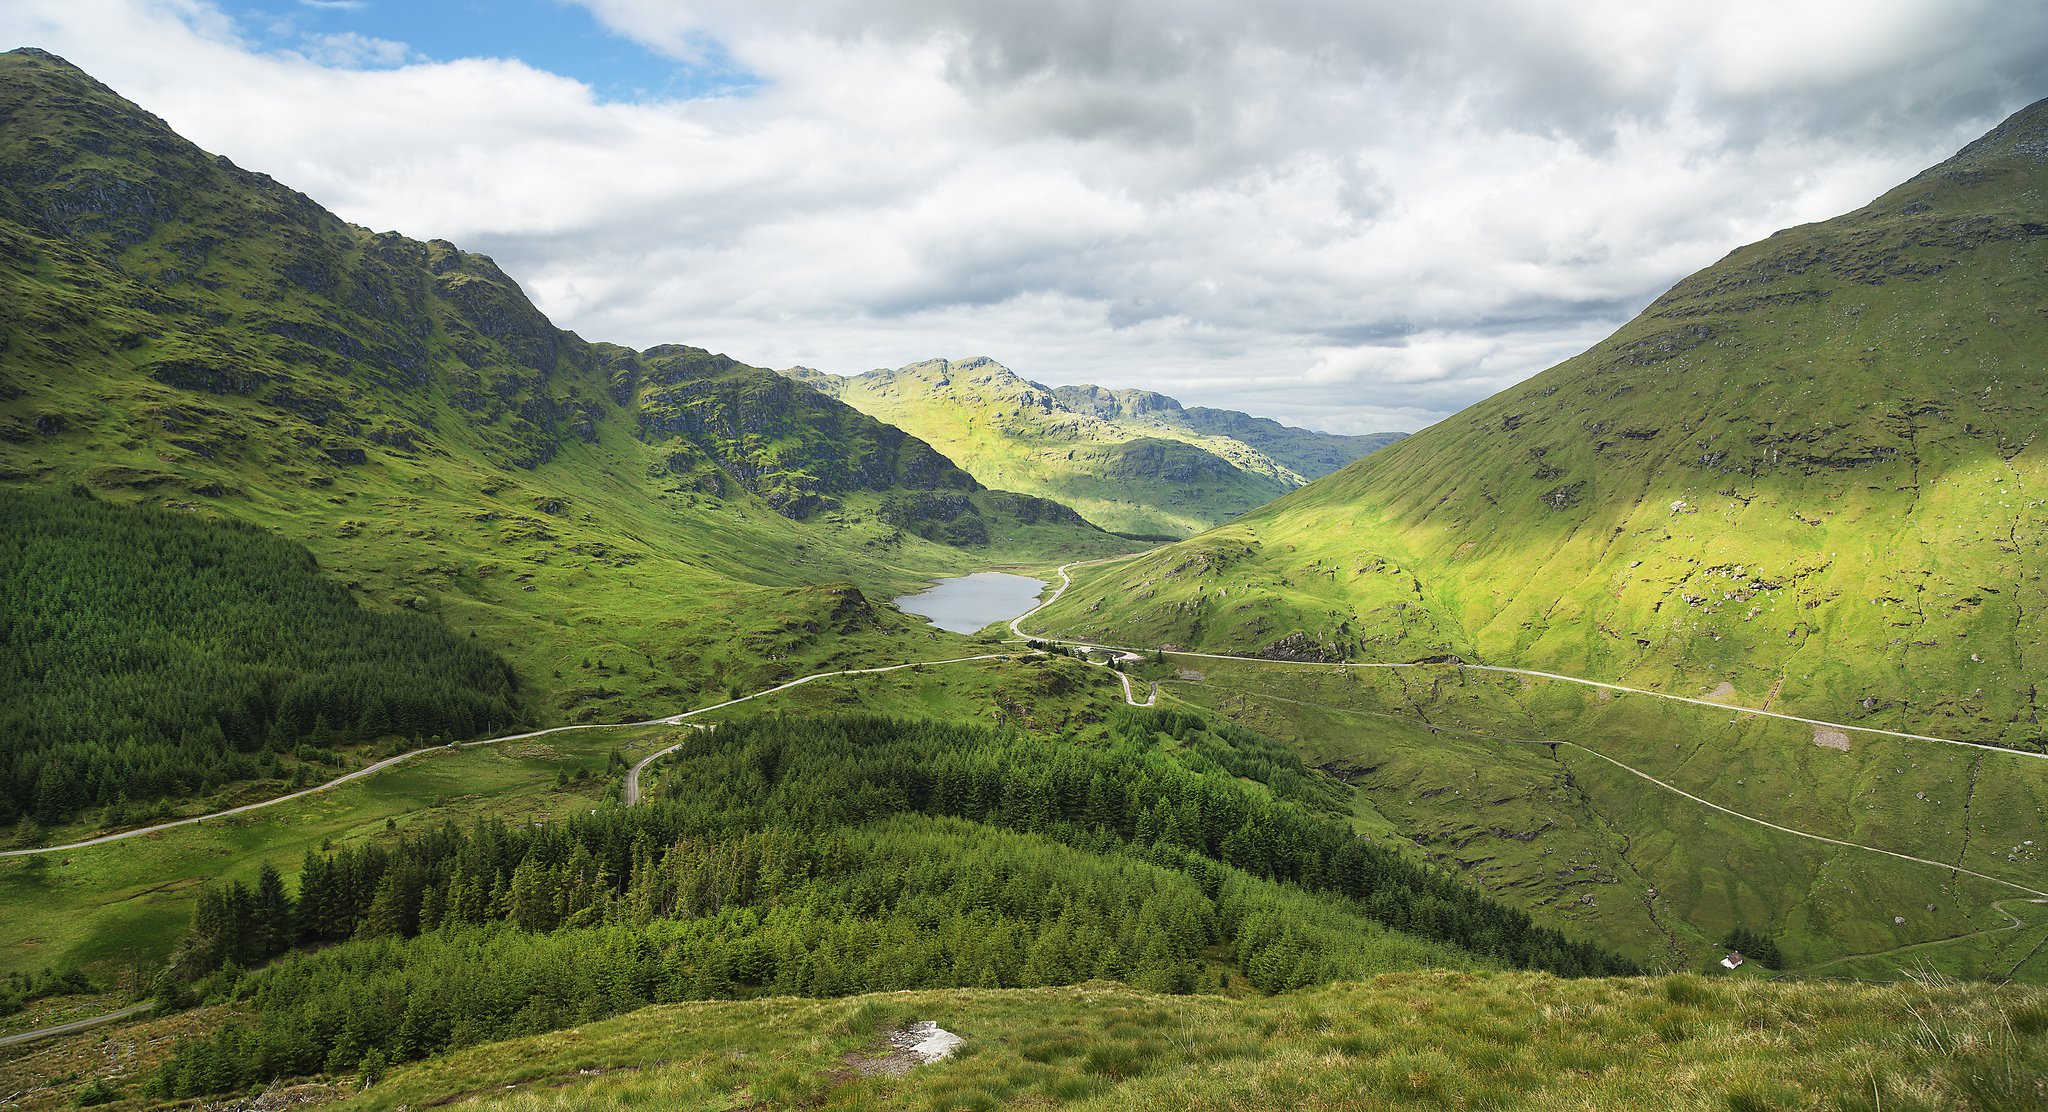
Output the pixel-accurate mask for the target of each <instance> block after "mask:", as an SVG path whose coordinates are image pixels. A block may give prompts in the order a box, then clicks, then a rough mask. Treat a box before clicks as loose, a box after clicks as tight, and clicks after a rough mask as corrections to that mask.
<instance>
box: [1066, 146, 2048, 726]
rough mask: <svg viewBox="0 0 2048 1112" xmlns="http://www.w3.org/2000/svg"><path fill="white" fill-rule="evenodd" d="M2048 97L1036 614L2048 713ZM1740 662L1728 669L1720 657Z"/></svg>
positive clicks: (1896, 709) (1627, 675) (1879, 700)
mask: <svg viewBox="0 0 2048 1112" xmlns="http://www.w3.org/2000/svg"><path fill="white" fill-rule="evenodd" d="M2044 184H2048V105H2035V106H2034V107H2032V108H2029V109H2027V110H2025V111H2023V112H2021V113H2019V114H2018V115H2016V116H2015V117H2013V119H2012V120H2011V121H2009V122H2008V123H2006V124H2004V125H2002V126H2001V127H2000V128H1999V129H1997V130H1996V131H1993V132H1992V133H1991V134H1989V135H1987V136H1986V137H1985V138H1984V139H1983V140H1981V141H1979V142H1977V143H1975V144H1972V145H1971V146H1970V147H1968V148H1966V149H1965V150H1964V151H1962V152H1961V153H1960V154H1958V155H1957V156H1956V157H1955V158H1953V159H1951V160H1950V161H1948V162H1945V163H1943V164H1941V165H1940V166H1937V167H1935V168H1933V169H1931V170H1929V171H1927V172H1926V173H1923V174H1921V175H1919V176H1918V177H1915V178H1914V179H1913V180H1911V181H1909V182H1907V183H1906V184H1904V185H1902V186H1900V187H1898V188H1897V189H1895V190H1893V191H1891V192H1890V193H1887V194H1886V195H1885V196H1883V197H1881V198H1879V199H1878V200H1876V201H1874V202H1872V203H1871V204H1870V205H1868V206H1866V207H1864V208H1862V209H1859V210H1857V211H1855V212H1852V213H1849V214H1847V215H1845V216H1842V217H1839V218H1836V219H1833V220H1829V221H1825V222H1822V223H1819V224H1813V225H1807V226H1803V227H1798V228H1793V229H1789V230H1787V231H1784V232H1780V233H1778V234H1777V235H1774V236H1772V237H1771V238H1769V239H1767V240H1765V241H1763V242H1761V243H1757V244H1754V245H1751V246H1749V247H1745V248H1742V249H1740V250H1738V251H1735V252H1733V253H1731V254H1730V255H1729V256H1728V257H1727V258H1725V259H1723V260H1722V261H1721V262H1719V263H1716V264H1715V265H1713V266H1711V267H1709V268H1707V269H1706V270H1703V271H1701V272H1699V273H1698V274H1695V275H1693V276H1692V277H1690V278H1687V279H1686V280H1684V281H1683V282H1680V283H1679V284H1678V285H1677V286H1675V287H1674V288H1673V289H1672V290H1671V291H1670V292H1668V293H1666V294H1665V295H1664V296H1662V297H1660V298H1659V299H1658V300H1657V301H1656V302H1655V303H1654V304H1652V305H1651V306H1650V307H1649V308H1648V309H1646V310H1644V312H1643V313H1642V314H1641V315H1640V316H1638V317H1637V318H1636V319H1635V320H1633V321H1631V322H1630V323H1629V324H1628V325H1626V326H1624V327H1623V328H1622V329H1621V330H1620V331H1618V332H1616V333H1615V334H1614V336H1613V337H1611V338H1609V339H1608V340H1606V341H1604V342H1602V343H1600V344H1599V345H1597V346H1595V347H1594V348H1593V349H1591V350H1590V351H1587V352H1586V353H1585V354H1583V355H1580V356H1578V357H1577V358H1574V359H1572V360H1570V361H1568V362H1566V363H1563V364H1561V365H1559V366H1557V367H1554V368H1552V369H1550V370H1548V371H1545V372H1543V373H1542V374H1539V375H1537V376H1535V377H1533V378H1531V379H1530V380H1528V381H1527V382H1525V383H1522V384H1521V385H1519V386H1516V387H1514V388H1512V389H1510V390H1507V391H1505V392H1503V393H1501V394H1500V395H1497V396H1496V397H1494V398H1491V399H1489V400H1487V401H1485V402H1482V403H1480V404H1479V405H1476V406H1474V407H1472V408H1471V409H1468V410H1466V411H1464V412H1463V413H1460V414H1458V415H1457V416H1455V417H1453V418H1451V419H1449V420H1447V421H1444V422H1443V423H1441V424H1439V425H1437V426H1435V427H1433V428H1431V429H1429V430H1427V431H1426V432H1424V433H1421V434H1418V435H1416V436H1414V437H1411V438H1409V439H1407V440H1405V441H1402V442H1401V443H1399V444H1396V445H1394V446H1393V447H1391V448H1388V449H1387V450H1385V451H1383V452H1378V453H1375V454H1374V455H1372V456H1370V457H1368V458H1367V459H1365V460H1363V461H1361V462H1360V463H1357V464H1354V465H1352V466H1351V467H1349V468H1347V469H1346V470H1344V471H1342V472H1339V473H1338V474H1336V475H1334V476H1331V477H1330V478H1327V479H1324V480H1322V481H1320V482H1318V483H1315V484H1313V485H1312V486H1310V487H1308V488H1306V489H1304V490H1301V491H1298V492H1296V493H1294V494H1292V495H1290V496H1288V497H1286V498H1284V499H1282V500H1280V501H1278V502H1276V503H1274V504H1273V505H1271V506H1269V507H1266V508H1265V509H1262V510H1261V511H1259V512H1258V513H1256V514H1253V515H1251V516H1249V517H1247V518H1244V519H1242V520H1239V521H1237V522H1233V523H1231V524H1230V525H1228V526H1226V527H1224V528H1221V529H1218V530H1216V531H1214V532H1211V533H1208V534H1205V535H1203V536H1201V537H1197V538H1195V539H1193V540H1190V541H1188V542H1186V543H1184V544H1182V545H1178V546H1175V547H1171V548H1167V549H1163V550H1161V551H1158V552H1155V553H1152V554H1150V555H1148V556H1146V557H1145V558H1143V559H1141V560H1138V561H1134V562H1131V563H1126V564H1123V565H1120V566H1117V567H1115V568H1113V569H1109V570H1106V571H1103V572H1100V573H1098V574H1097V575H1096V576H1095V577H1094V578H1093V579H1085V578H1084V581H1083V585H1082V587H1081V589H1078V590H1076V591H1074V592H1072V593H1070V594H1069V596H1068V597H1067V599H1066V600H1064V601H1062V603H1061V604H1060V606H1059V607H1058V608H1057V609H1056V610H1055V611H1053V612H1052V613H1051V614H1050V615H1049V624H1050V625H1052V626H1055V627H1058V628H1062V629H1065V630H1067V631H1070V632H1074V633H1078V634H1082V635H1085V636H1090V637H1097V636H1100V637H1120V638H1123V639H1125V640H1129V641H1132V642H1136V643H1155V642H1158V641H1171V642H1177V643H1180V644H1184V645H1189V646H1196V647H1211V648H1222V647H1229V648H1232V649H1237V650H1243V651H1253V652H1261V651H1263V652H1268V653H1272V654H1275V655H1295V656H1307V657H1315V658H1327V659H1374V660H1411V659H1416V658H1420V657H1426V656H1430V655H1434V654H1443V653H1455V654H1458V655H1460V656H1463V657H1465V658H1467V659H1476V660H1485V661H1493V662H1500V663H1513V664H1519V665H1522V666H1527V667H1539V668H1546V667H1547V668H1553V669H1556V670H1560V671H1566V672H1570V673H1573V674H1576V675H1583V676H1588V677H1594V678H1604V679H1617V680H1623V681H1625V682H1633V683H1637V684H1640V685H1643V686H1652V687H1657V688H1660V689H1663V690H1669V691H1672V692H1675V693H1679V694H1688V695H1690V694H1696V693H1706V692H1710V691H1713V692H1719V693H1720V694H1721V695H1724V696H1726V697H1728V698H1730V699H1731V700H1733V701H1738V702H1747V703H1751V704H1753V705H1754V704H1760V703H1762V702H1763V701H1765V700H1770V701H1771V704H1772V705H1773V706H1774V707H1777V708H1779V709H1782V710H1789V711H1792V712H1794V713H1805V714H1810V715H1813V716H1816V717H1822V718H1829V719H1833V720H1837V721H1856V722H1869V723H1871V724H1876V725H1891V726H1894V727H1895V728H1908V729H1912V730H1916V731H1931V732H1935V733H1943V734H1946V735H1948V736H1962V737H1967V738H1972V739H1977V740H1982V741H1992V742H2000V743H2005V744H2020V745H2038V744H2039V743H2040V741H2041V739H2042V737H2043V727H2042V724H2041V722H2040V720H2039V717H2038V704H2037V698H2038V696H2039V693H2038V692H2037V690H2036V686H2035V681H2036V679H2037V678H2038V676H2039V675H2040V672H2041V668H2042V665H2043V662H2044V660H2048V655H2044V650H2048V645H2044V644H2043V639H2044V636H2048V625H2044V624H2043V623H2042V622H2041V620H2040V616H2041V614H2042V613H2043V612H2044V608H2048V591H2044V586H2043V580H2042V574H2043V569H2044V567H2048V560H2044V558H2043V552H2042V547H2041V545H2042V539H2043V526H2044V524H2048V511H2044V509H2043V507H2044V505H2048V498H2044V495H2043V493H2042V492H2043V490H2044V489H2048V473H2044V472H2048V446H2044V445H2043V444H2042V443H2041V434H2042V433H2043V432H2044V431H2048V427H2044V426H2048V403H2044V401H2043V399H2044V397H2048V392H2044V390H2043V385H2044V382H2048V366H2044V364H2048V355H2044V354H2043V353H2044V352H2048V309H2044V306H2048V203H2044V201H2043V199H2042V187H2043V186H2044ZM1723 684H1726V685H1728V687H1727V688H1725V689H1724V688H1723V687H1722V685H1723Z"/></svg>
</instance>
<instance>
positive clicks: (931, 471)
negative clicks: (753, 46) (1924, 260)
mask: <svg viewBox="0 0 2048 1112" xmlns="http://www.w3.org/2000/svg"><path fill="white" fill-rule="evenodd" d="M0 314H4V317H5V319H6V320H7V322H8V326H7V327H6V328H5V329H4V330H0V345H4V350H0V477H4V479H5V481H8V482H14V483H46V484H69V483H73V482H78V483H83V484H85V485H87V486H89V487H92V488H94V489H96V490H99V491H102V492H105V493H106V494H107V495H108V496H110V497H114V498H118V499H123V500H135V501H145V502H150V503H154V504H159V505H164V506H172V507H177V508H182V509H187V510H190V511H193V512H196V513H199V514H202V515H221V516H228V517H234V518H239V519H242V520H246V521H251V522H255V523H257V524H260V525H263V526H265V527H267V528H269V529H272V530H274V531H276V532H278V533H281V534H283V535H285V536H287V537H290V538H292V539H294V540H298V541H301V542H303V543H305V544H306V545H307V546H308V547H309V548H311V549H312V551H313V552H314V554H315V556H316V557H317V558H318V560H319V561H320V563H321V565H322V566H323V567H324V568H326V569H328V570H329V571H330V572H331V573H332V574H334V575H336V576H337V577H338V578H340V579H341V580H342V581H344V582H345V583H348V584H349V585H350V586H352V587H354V588H356V589H357V590H358V591H359V592H360V593H361V594H362V595H363V596H364V597H366V598H367V599H369V600H371V601H372V602H374V603H376V604H380V605H385V606H402V607H408V608H411V609H414V610H418V611H421V612H424V613H429V614H433V615H437V616H439V617H440V618H441V619H443V620H444V621H446V622H448V623H450V624H452V625H454V626H456V627H458V628H459V629H465V630H472V631H475V632H477V633H478V634H479V636H480V637H481V639H482V640H483V643H484V644H485V645H486V646H488V647H490V648H494V649H497V650H499V651H501V652H503V653H504V654H505V655H506V656H507V657H508V658H509V659H510V660H511V661H512V662H513V664H514V665H515V666H516V667H517V668H518V670H519V672H520V674H521V676H522V677H523V678H524V679H525V680H527V681H528V682H529V683H530V686H531V689H532V690H534V691H535V693H536V695H537V696H538V698H537V700H536V706H537V707H538V708H540V709H541V710H542V712H543V713H544V715H545V716H547V717H553V718H567V719H572V720H600V719H610V718H619V717H627V716H637V715H639V714H641V713H643V712H653V711H656V710H663V709H674V708H676V707H677V706H678V705H679V704H682V703H686V702H688V701H692V700H694V699H696V698H697V697H698V696H699V694H700V693H702V692H704V691H707V690H724V689H726V688H728V687H729V686H731V685H734V684H744V685H746V686H749V687H754V686H759V684H758V682H757V681H758V680H761V679H764V678H768V677H772V676H776V675H786V674H788V673H790V672H792V671H794V670H795V669H796V668H797V667H798V666H799V665H800V664H804V663H808V662H815V661H818V660H822V659H826V658H829V657H834V656H835V654H841V653H851V654H854V655H859V654H862V653H868V652H872V651H879V652H884V653H889V654H891V655H895V656H897V657H899V658H900V657H901V656H902V655H903V652H902V649H903V647H904V646H905V645H907V644H911V643H913V639H914V643H916V644H918V645H919V646H921V648H920V651H928V647H925V646H924V642H925V636H924V631H923V628H922V623H918V622H914V621H910V620H906V619H904V618H902V617H901V616H900V615H896V614H895V613H894V612H893V611H890V610H888V609H886V608H882V607H877V606H875V605H873V604H872V603H871V602H870V600H869V597H868V596H869V595H871V594H873V593H874V592H876V591H884V592H887V591H894V590H897V589H902V588H908V587H911V586H914V585H916V584H917V583H919V582H921V581H922V580H923V579H924V578H926V577H928V576H929V575H931V574H933V573H939V572H945V571H948V570H957V569H962V568H967V567H973V566H978V565H985V564H987V563H991V562H999V561H1012V560H1031V561H1038V560H1049V559H1050V558H1052V557H1054V556H1058V557H1062V558H1065V557H1067V556H1068V555H1069V554H1070V553H1074V552H1088V551H1094V552H1103V551H1111V550H1114V549H1115V548H1116V547H1118V546H1119V545H1121V544H1123V543H1124V542H1119V541H1117V540H1115V539H1114V538H1110V537H1107V536H1105V535H1104V534H1101V533H1100V532H1098V531H1095V530H1093V529H1091V528H1089V527H1087V526H1085V524H1083V523H1081V522H1079V520H1078V519H1076V518H1075V517H1073V515H1071V513H1069V512H1067V511H1065V510H1064V509H1063V508H1061V507H1057V506H1053V505H1051V504H1048V503H1045V502H1042V501H1039V500H1034V499H1028V498H1024V497H1021V496H1016V495H1006V494H1000V493H997V492H991V491H987V490H984V489H982V488H981V487H980V485H979V484H977V483H976V482H975V481H974V480H973V479H972V478H971V477H969V476H968V475H967V474H966V473H964V472H962V471H960V470H959V469H958V468H956V467H953V466H952V465H951V464H950V463H949V462H948V461H946V460H945V459H944V458H943V457H941V456H939V455H937V454H936V453H935V452H933V451H932V450H931V449H930V448H929V447H928V446H926V445H924V444H923V443H921V442H919V441H916V440H915V439H914V438H911V437H907V436H904V435H903V434H901V433H900V432H898V431H896V430H893V429H889V428H887V427H886V426H883V425H881V424H879V423H877V422H875V421H873V420H872V419H870V418H867V417H865V416H863V415H861V414H859V413H858V412H856V411H854V410H852V409H851V408H849V407H846V406H844V405H841V404H840V403H838V402H835V401H833V400H831V399H829V398H825V397H823V396H821V395H818V394H817V393H815V392H814V391H809V390H805V389H802V388H799V387H796V386H794V385H793V384H791V383H789V382H787V381H786V380H783V379H781V378H778V377H777V376H775V375H773V374H771V373H769V372H767V371H764V370H760V369H758V368H750V367H746V366H744V365H743V364H740V363H737V362H735V361H733V360H730V359H726V358H724V357H722V356H714V355H711V354H709V353H706V352H702V351H698V350H695V349H688V348H679V347H670V348H658V349H655V350H654V351H651V352H648V353H644V354H643V353H637V352H633V351H630V350H627V349H624V348H619V347H615V346H610V345H601V344H590V343H586V342H584V341H583V340H581V339H580V338H578V337H577V336H575V335H574V334H572V333H568V332H564V331H562V330H560V329H557V328H555V327H554V326H553V325H552V324H550V323H549V322H548V321H547V320H546V318H544V317H543V316H542V315H541V314H540V313H539V312H538V311H537V310H536V309H534V307H533V306H532V305H531V304H530V303H529V302H528V301H527V300H526V298H525V297H524V295H523V294H522V293H521V292H520V290H519V288H518V286H517V284H516V283H514V282H513V281H512V280H511V279H510V278H509V277H507V276H506V275H504V274H503V273H502V272H501V271H500V270H499V269H498V268H497V267H496V266H495V265H493V264H492V262H491V261H490V260H489V259H487V258H484V257H483V256H480V255H475V254H472V253H468V252H464V251H461V250H460V249H458V248H456V247H455V246H454V245H452V244H449V243H446V242H442V241H434V242H429V243H420V242H417V241H413V240H409V239H406V238H404V237H402V236H398V235H396V234H393V233H379V234H373V233H370V232H368V231H366V230H364V229H361V228H356V227H352V226H350V225H348V224H346V223H344V222H342V221H341V220H339V219H337V218H335V217H334V216H332V215H330V214H328V213H327V212H325V211H324V210H322V209H321V208H319V206H317V205H316V204H314V203H313V202H312V201H311V200H309V199H307V198H306V197H305V196H303V195H301V194H299V193H296V192H293V191H291V190H290V189H287V188H285V187H283V186H280V185H278V184H277V183H275V182H273V181H271V180H270V179H269V178H267V177H265V176H263V175H260V174H255V173H251V172H248V171H245V170H242V169H240V168H238V167H236V166H234V165H232V164H231V163H229V162H227V161H226V160H225V159H217V158H214V157H211V156H208V155H206V154H205V153H204V152H201V151H199V150H198V149H197V148H195V147H193V146H191V145H190V144H189V143H186V142H185V141H184V140H182V139H180V138H179V137H178V136H177V135H175V134H174V133H172V132H171V131H170V130H169V129H168V128H167V127H166V126H165V125H164V124H163V123H162V121H160V120H157V119H156V118H154V117H152V116H149V115H148V114H147V113H145V112H143V111H142V110H141V109H139V108H137V107H135V106H134V105H132V104H130V103H128V102H127V101H125V100H122V99H121V98H120V97H119V96H118V95H116V94H115V93H113V92H112V91H110V90H108V89H106V88H105V87H104V86H101V85H99V84H98V83H96V82H94V81H93V80H92V79H91V78H89V77H87V76H86V75H85V74H83V73H80V72H79V71H78V70H76V69H75V68H73V67H71V66H69V65H67V64H65V63H64V62H62V61H61V60H59V59H56V58H54V57H52V56H50V55H47V54H43V53H41V52H37V51H28V50H22V51H14V52H11V53H8V54H6V55H4V56H0ZM931 538H937V539H936V540H934V539H931ZM1126 547H1127V546H1126ZM593 660H594V661H595V664H596V668H595V670H594V671H592V670H589V669H585V670H582V671H580V672H578V671H572V669H577V668H578V667H579V662H589V661H593Z"/></svg>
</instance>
